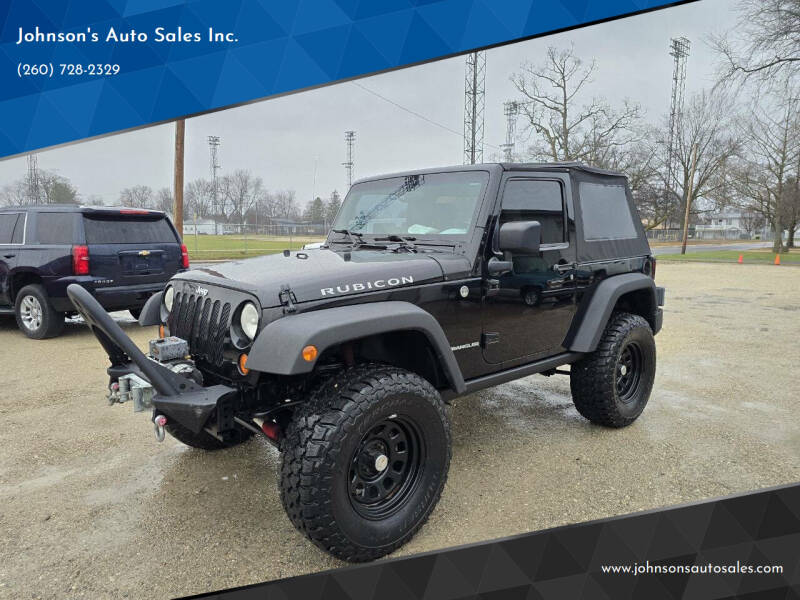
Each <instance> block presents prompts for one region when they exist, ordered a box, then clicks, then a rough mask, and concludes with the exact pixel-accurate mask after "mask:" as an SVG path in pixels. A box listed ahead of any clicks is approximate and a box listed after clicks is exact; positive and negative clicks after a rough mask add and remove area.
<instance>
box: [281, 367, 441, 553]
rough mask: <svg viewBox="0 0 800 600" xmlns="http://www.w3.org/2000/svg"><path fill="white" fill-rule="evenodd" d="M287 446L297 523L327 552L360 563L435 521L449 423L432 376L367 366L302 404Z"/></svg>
mask: <svg viewBox="0 0 800 600" xmlns="http://www.w3.org/2000/svg"><path fill="white" fill-rule="evenodd" d="M281 450H282V455H281V471H280V489H281V501H282V503H283V507H284V509H285V510H286V513H287V514H288V515H289V518H290V519H291V521H292V523H293V524H294V525H295V527H297V529H298V530H300V532H302V533H303V534H305V535H306V537H308V538H309V539H310V540H311V541H312V542H314V543H315V544H316V545H317V546H319V547H320V548H322V549H323V550H326V551H327V552H330V553H331V554H333V555H334V556H336V557H338V558H341V559H343V560H348V561H352V562H361V561H367V560H373V559H376V558H379V557H381V556H384V555H385V554H388V553H390V552H392V551H393V550H395V549H397V548H399V547H400V546H402V545H403V544H404V543H406V542H407V541H408V540H410V539H411V538H412V537H413V535H414V534H415V533H416V532H417V531H418V530H419V528H420V527H422V525H423V524H424V523H425V521H426V520H427V519H428V516H429V515H430V513H431V511H432V510H433V508H434V507H435V506H436V503H437V502H438V500H439V496H440V495H441V493H442V489H443V488H444V483H445V480H446V479H447V471H448V468H449V466H450V423H449V420H448V418H447V415H446V414H445V409H444V403H443V402H442V399H441V397H440V396H439V393H438V392H437V391H436V390H435V389H434V388H433V386H431V384H430V383H428V382H427V381H426V380H425V379H423V378H421V377H419V376H418V375H416V374H414V373H410V372H408V371H404V370H402V369H397V368H394V367H388V366H382V365H368V366H361V367H356V368H352V369H348V370H347V371H344V372H342V373H341V374H339V375H337V376H334V377H332V378H331V379H329V380H327V381H326V382H325V383H323V384H322V385H321V386H320V388H319V389H318V390H317V391H316V392H315V393H314V394H313V395H312V397H311V399H310V400H309V402H308V403H306V404H305V405H303V406H302V407H301V408H299V409H298V412H297V413H295V415H294V417H293V420H292V422H291V423H290V424H289V426H288V428H287V431H286V436H285V438H284V440H283V444H282V447H281Z"/></svg>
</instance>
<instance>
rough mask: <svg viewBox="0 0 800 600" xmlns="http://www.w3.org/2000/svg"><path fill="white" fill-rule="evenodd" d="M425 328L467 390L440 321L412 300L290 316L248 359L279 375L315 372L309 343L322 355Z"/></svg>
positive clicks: (459, 389)
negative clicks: (347, 344) (367, 340)
mask: <svg viewBox="0 0 800 600" xmlns="http://www.w3.org/2000/svg"><path fill="white" fill-rule="evenodd" d="M404 330H405V331H420V332H422V333H423V334H424V335H425V337H426V338H427V339H428V341H429V342H430V344H431V346H432V347H433V349H434V351H435V353H436V357H437V359H438V360H439V363H440V366H441V367H442V369H443V371H444V373H445V376H446V377H447V380H448V382H449V384H450V386H451V388H452V389H453V390H454V391H455V392H456V393H457V394H462V393H464V391H466V384H465V383H464V377H463V375H462V374H461V369H460V368H459V366H458V362H456V358H455V355H454V354H453V351H452V350H451V349H450V343H449V342H448V341H447V337H446V336H445V334H444V331H442V328H441V326H440V325H439V322H438V321H437V320H436V319H435V318H434V317H433V315H431V314H430V313H429V312H427V311H425V310H423V309H421V308H420V307H418V306H416V305H414V304H411V303H410V302H400V301H390V302H375V303H369V304H358V305H350V306H339V307H335V308H326V309H321V310H317V311H311V312H306V313H300V314H297V315H290V316H287V317H283V318H281V319H278V320H276V321H273V322H272V323H270V324H269V325H267V326H266V327H264V329H262V330H261V332H260V333H259V335H258V337H257V338H256V340H255V342H254V343H253V347H252V349H251V350H250V353H249V354H248V358H247V368H248V369H252V370H254V371H261V372H263V373H274V374H276V375H299V374H303V373H310V372H311V371H312V370H313V369H314V364H315V362H314V361H312V362H307V361H305V360H303V358H302V356H301V352H302V350H303V348H304V347H305V346H309V345H313V346H315V347H316V348H317V350H318V351H319V354H320V355H321V354H322V353H323V352H324V351H325V350H326V349H328V348H330V347H332V346H335V345H337V344H340V343H341V342H347V341H351V340H356V339H360V338H363V337H367V336H371V335H377V334H381V333H389V332H393V331H404Z"/></svg>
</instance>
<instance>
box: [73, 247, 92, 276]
mask: <svg viewBox="0 0 800 600" xmlns="http://www.w3.org/2000/svg"><path fill="white" fill-rule="evenodd" d="M72 274H73V275H88V274H89V246H73V247H72Z"/></svg>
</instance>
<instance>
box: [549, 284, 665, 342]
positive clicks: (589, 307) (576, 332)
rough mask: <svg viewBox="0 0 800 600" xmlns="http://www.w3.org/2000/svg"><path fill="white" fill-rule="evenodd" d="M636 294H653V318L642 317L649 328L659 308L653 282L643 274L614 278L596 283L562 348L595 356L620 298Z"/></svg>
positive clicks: (651, 316) (579, 311) (648, 316)
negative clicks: (643, 292) (641, 291)
mask: <svg viewBox="0 0 800 600" xmlns="http://www.w3.org/2000/svg"><path fill="white" fill-rule="evenodd" d="M637 290H647V291H648V292H649V293H650V294H652V302H651V306H652V309H653V311H654V312H653V314H652V315H645V318H646V319H647V321H648V322H650V323H651V325H652V324H653V323H654V322H655V311H656V309H657V308H656V307H657V306H658V302H657V298H656V284H655V282H654V281H653V279H652V278H651V277H649V276H648V275H645V274H644V273H625V274H623V275H614V276H613V277H609V278H608V279H604V280H603V281H601V282H600V283H598V284H597V287H596V288H595V290H594V292H593V293H592V294H591V296H590V297H589V298H587V299H585V300H584V301H583V303H582V306H581V307H580V309H579V310H578V314H577V315H576V317H575V320H574V322H573V326H572V328H571V329H570V331H569V333H568V334H567V338H566V341H565V347H566V348H567V349H569V350H570V351H572V352H594V350H595V349H596V348H597V345H598V344H599V343H600V338H601V337H602V335H603V331H604V330H605V328H606V323H608V320H609V318H611V312H612V311H613V310H614V306H615V305H616V304H617V301H618V300H619V299H620V298H621V297H622V296H623V295H625V294H627V293H629V292H634V291H637Z"/></svg>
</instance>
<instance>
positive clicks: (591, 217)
mask: <svg viewBox="0 0 800 600" xmlns="http://www.w3.org/2000/svg"><path fill="white" fill-rule="evenodd" d="M580 202H581V217H582V219H583V236H584V238H586V241H587V242H591V241H601V240H626V239H632V238H637V237H638V236H639V235H638V233H637V231H636V226H635V225H634V223H633V215H632V214H631V209H630V206H629V205H628V196H627V194H626V193H625V186H622V185H616V184H615V185H606V184H602V183H589V182H582V183H581V184H580Z"/></svg>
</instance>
